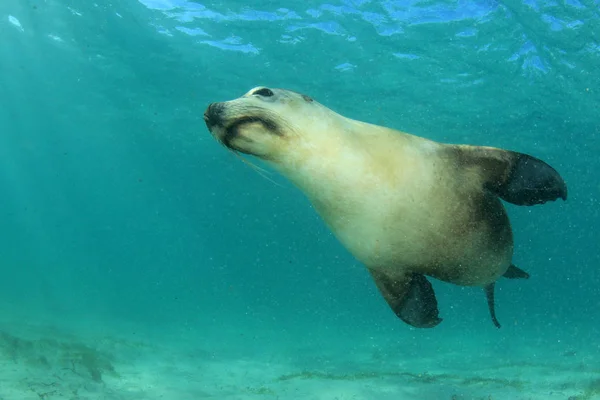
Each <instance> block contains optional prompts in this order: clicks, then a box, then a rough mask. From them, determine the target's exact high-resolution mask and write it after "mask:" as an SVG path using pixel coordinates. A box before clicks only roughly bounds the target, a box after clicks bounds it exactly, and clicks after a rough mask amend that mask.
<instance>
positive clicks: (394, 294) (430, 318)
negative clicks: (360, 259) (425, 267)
mask: <svg viewBox="0 0 600 400" xmlns="http://www.w3.org/2000/svg"><path fill="white" fill-rule="evenodd" d="M369 271H370V272H371V276H373V279H374V280H375V284H376V285H377V288H378V289H379V291H380V292H381V294H382V295H383V298H384V299H385V300H386V301H387V303H388V305H389V306H390V308H391V309H392V311H394V313H395V314H396V315H397V316H398V317H399V318H400V319H401V320H402V321H404V322H406V323H407V324H409V325H412V326H414V327H415V328H433V327H434V326H436V325H437V324H439V323H440V322H442V319H441V318H439V317H438V306H437V299H436V298H435V293H434V291H433V287H432V286H431V283H430V282H429V281H428V280H427V278H425V276H424V275H422V274H411V273H406V274H394V275H392V274H390V273H386V272H381V271H375V270H369Z"/></svg>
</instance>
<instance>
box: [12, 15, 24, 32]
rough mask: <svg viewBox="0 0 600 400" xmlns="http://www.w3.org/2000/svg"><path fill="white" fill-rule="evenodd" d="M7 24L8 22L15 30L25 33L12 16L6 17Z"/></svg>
mask: <svg viewBox="0 0 600 400" xmlns="http://www.w3.org/2000/svg"><path fill="white" fill-rule="evenodd" d="M8 22H10V23H11V24H13V25H14V26H16V27H17V29H18V30H20V31H21V32H24V31H25V29H23V26H22V25H21V23H20V22H19V20H18V19H17V18H15V17H13V16H12V15H9V16H8Z"/></svg>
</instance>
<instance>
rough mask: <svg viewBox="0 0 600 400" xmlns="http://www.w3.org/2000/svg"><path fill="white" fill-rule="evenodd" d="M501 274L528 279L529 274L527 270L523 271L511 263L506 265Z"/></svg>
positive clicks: (511, 277) (508, 277)
mask: <svg viewBox="0 0 600 400" xmlns="http://www.w3.org/2000/svg"><path fill="white" fill-rule="evenodd" d="M502 276H503V277H505V278H507V279H529V274H528V273H527V272H525V271H523V270H522V269H521V268H517V267H516V266H515V265H513V264H511V265H510V267H508V269H507V270H506V272H505V273H504V275H502Z"/></svg>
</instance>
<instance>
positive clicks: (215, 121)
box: [204, 103, 224, 128]
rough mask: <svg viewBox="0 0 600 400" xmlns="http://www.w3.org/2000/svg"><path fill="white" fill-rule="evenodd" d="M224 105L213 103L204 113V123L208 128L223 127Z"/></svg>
mask: <svg viewBox="0 0 600 400" xmlns="http://www.w3.org/2000/svg"><path fill="white" fill-rule="evenodd" d="M223 109H224V107H223V103H211V104H210V105H209V106H208V107H207V108H206V111H204V122H205V123H206V126H207V127H208V128H211V127H213V126H215V125H223Z"/></svg>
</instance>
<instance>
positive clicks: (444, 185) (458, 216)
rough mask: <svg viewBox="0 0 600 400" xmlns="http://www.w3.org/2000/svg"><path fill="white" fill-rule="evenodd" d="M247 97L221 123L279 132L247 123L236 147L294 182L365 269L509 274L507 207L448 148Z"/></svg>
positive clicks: (468, 278)
mask: <svg viewBox="0 0 600 400" xmlns="http://www.w3.org/2000/svg"><path fill="white" fill-rule="evenodd" d="M253 90H254V89H253ZM253 90H251V91H250V92H248V94H246V95H244V96H243V97H241V98H239V99H236V100H232V101H231V102H226V103H225V104H226V105H227V107H226V109H225V115H226V117H227V118H230V119H232V120H234V119H235V118H239V117H242V116H245V115H249V114H252V115H254V114H256V113H259V114H263V115H268V117H269V118H271V119H273V120H274V121H275V122H277V123H278V125H279V126H280V129H281V132H280V133H281V134H280V135H274V134H272V133H269V132H266V129H265V127H264V126H263V125H261V124H260V123H250V124H247V125H244V126H242V127H240V129H239V134H238V136H237V137H236V138H235V140H233V141H232V143H233V145H234V146H235V147H236V148H237V149H238V150H242V151H246V152H248V153H251V154H254V155H257V156H259V157H261V158H263V159H264V160H265V161H267V162H269V163H271V164H272V165H273V166H274V167H275V168H276V169H277V170H279V171H280V172H281V173H282V174H283V175H285V176H286V177H287V178H288V179H289V180H290V181H292V182H293V183H294V184H295V185H296V186H297V187H298V188H299V189H300V190H301V191H302V192H304V193H305V194H306V196H308V198H309V199H310V201H311V202H312V204H313V205H314V207H315V209H316V210H317V212H318V213H319V214H320V215H321V217H322V218H323V219H324V220H325V222H326V223H327V225H328V226H329V227H330V229H331V230H332V232H333V233H334V234H335V236H336V237H337V238H338V239H339V240H340V241H341V242H342V243H343V245H344V246H345V247H346V248H347V249H348V251H350V252H351V253H352V254H353V255H354V256H355V257H356V258H357V259H358V260H359V261H361V262H362V263H364V264H365V265H366V266H367V267H368V268H369V269H371V270H375V271H377V270H382V271H383V270H385V271H386V273H388V274H392V275H394V274H398V275H401V274H403V273H405V272H407V271H411V272H420V273H424V274H426V275H430V276H433V277H435V278H438V279H441V280H444V281H447V282H451V283H455V284H459V285H481V286H483V285H486V284H488V283H491V282H494V281H495V280H497V279H498V278H499V277H500V276H501V275H502V274H503V273H504V272H505V271H506V269H507V268H508V266H509V265H510V260H511V257H512V252H513V243H512V233H511V230H510V225H509V223H508V219H507V217H506V213H505V211H504V208H503V206H502V204H501V203H500V200H498V199H497V198H496V197H494V196H492V195H489V194H487V193H486V192H485V191H484V190H483V187H482V185H483V178H482V176H481V173H480V169H478V167H477V165H475V166H467V165H464V163H462V162H461V160H460V157H459V156H457V154H458V153H457V151H454V150H455V148H456V147H455V146H451V145H446V144H442V143H437V142H434V141H431V140H427V139H424V138H420V137H417V136H413V135H409V134H406V133H403V132H399V131H395V130H392V129H388V128H384V127H380V126H375V125H371V124H367V123H363V122H359V121H355V120H351V119H348V118H345V117H343V116H341V115H339V114H337V113H335V112H333V111H332V110H330V109H328V108H326V107H324V106H322V105H321V104H319V103H317V102H315V101H311V102H308V101H306V100H305V98H303V97H302V95H300V94H296V93H294V92H289V91H283V90H278V91H277V95H278V97H279V100H277V101H273V102H268V101H264V100H263V99H260V98H257V97H256V96H253V95H251V94H250V93H252V91H253ZM215 135H216V136H217V138H219V132H215ZM461 151H462V152H468V151H469V149H468V148H467V147H462V148H461ZM463 154H464V153H463Z"/></svg>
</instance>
